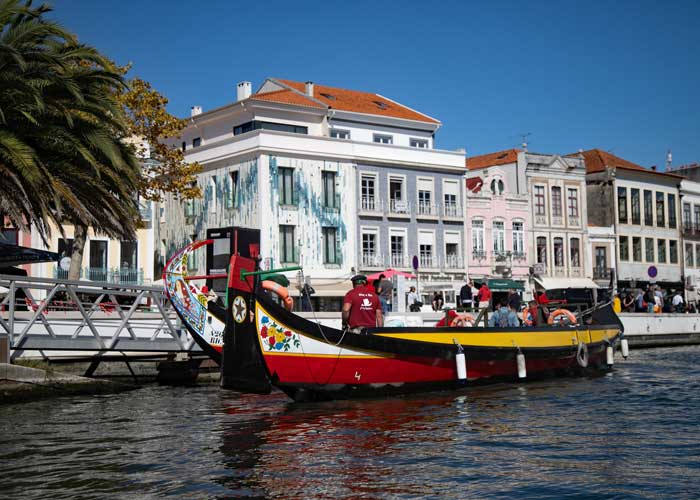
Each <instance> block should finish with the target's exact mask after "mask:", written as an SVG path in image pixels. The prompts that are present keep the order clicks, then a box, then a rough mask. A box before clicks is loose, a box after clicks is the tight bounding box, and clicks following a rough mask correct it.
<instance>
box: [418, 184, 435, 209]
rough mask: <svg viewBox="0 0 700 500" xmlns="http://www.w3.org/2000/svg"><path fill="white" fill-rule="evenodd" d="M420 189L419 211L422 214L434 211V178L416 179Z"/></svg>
mask: <svg viewBox="0 0 700 500" xmlns="http://www.w3.org/2000/svg"><path fill="white" fill-rule="evenodd" d="M416 189H417V190H418V213H419V214H422V215H426V214H432V213H433V180H432V179H421V178H418V179H416Z"/></svg>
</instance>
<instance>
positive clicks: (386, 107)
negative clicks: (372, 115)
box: [373, 101, 389, 109]
mask: <svg viewBox="0 0 700 500" xmlns="http://www.w3.org/2000/svg"><path fill="white" fill-rule="evenodd" d="M373 102H374V104H376V105H377V107H378V108H379V109H389V105H388V104H387V103H385V102H382V101H373Z"/></svg>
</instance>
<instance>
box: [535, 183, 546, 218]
mask: <svg viewBox="0 0 700 500" xmlns="http://www.w3.org/2000/svg"><path fill="white" fill-rule="evenodd" d="M544 214H545V213H544V186H535V215H544Z"/></svg>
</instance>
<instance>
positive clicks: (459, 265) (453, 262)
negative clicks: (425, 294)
mask: <svg viewBox="0 0 700 500" xmlns="http://www.w3.org/2000/svg"><path fill="white" fill-rule="evenodd" d="M444 261H445V262H444V266H443V267H444V269H446V270H450V271H460V270H463V269H464V262H463V260H462V257H460V256H459V255H457V254H447V255H445V259H444Z"/></svg>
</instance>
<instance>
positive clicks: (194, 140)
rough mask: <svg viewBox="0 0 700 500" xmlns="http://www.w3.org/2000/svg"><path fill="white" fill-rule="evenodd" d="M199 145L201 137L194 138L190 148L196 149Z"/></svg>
mask: <svg viewBox="0 0 700 500" xmlns="http://www.w3.org/2000/svg"><path fill="white" fill-rule="evenodd" d="M201 145H202V138H201V137H195V138H194V139H192V147H193V148H198V147H199V146H201Z"/></svg>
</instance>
